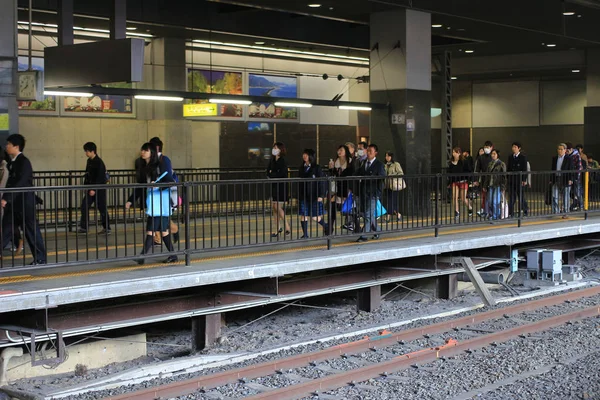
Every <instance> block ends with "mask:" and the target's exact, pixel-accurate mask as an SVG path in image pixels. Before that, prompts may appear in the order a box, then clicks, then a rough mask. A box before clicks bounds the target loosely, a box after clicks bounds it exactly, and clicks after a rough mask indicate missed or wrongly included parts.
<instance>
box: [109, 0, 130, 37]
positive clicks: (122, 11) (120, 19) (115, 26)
mask: <svg viewBox="0 0 600 400" xmlns="http://www.w3.org/2000/svg"><path fill="white" fill-rule="evenodd" d="M110 5H111V9H110V39H111V40H115V39H125V37H126V32H127V26H126V21H127V18H126V15H127V1H126V0H112V1H111V4H110Z"/></svg>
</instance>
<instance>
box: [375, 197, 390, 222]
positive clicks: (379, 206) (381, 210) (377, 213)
mask: <svg viewBox="0 0 600 400" xmlns="http://www.w3.org/2000/svg"><path fill="white" fill-rule="evenodd" d="M385 214H387V210H386V209H385V207H384V206H383V204H381V201H379V199H378V200H377V205H376V206H375V214H374V215H375V218H379V217H381V216H382V215H385Z"/></svg>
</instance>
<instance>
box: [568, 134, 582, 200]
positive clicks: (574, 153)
mask: <svg viewBox="0 0 600 400" xmlns="http://www.w3.org/2000/svg"><path fill="white" fill-rule="evenodd" d="M566 145H567V157H568V158H570V159H571V165H572V167H573V170H574V171H576V172H575V173H574V174H573V175H572V176H573V186H572V189H571V191H572V193H571V195H572V196H573V205H572V206H571V207H570V211H578V210H579V209H581V208H583V185H582V179H581V178H582V176H581V172H582V171H583V163H582V161H581V155H580V154H579V150H577V149H576V148H573V144H572V143H571V142H567V143H566Z"/></svg>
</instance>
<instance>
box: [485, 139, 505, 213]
mask: <svg viewBox="0 0 600 400" xmlns="http://www.w3.org/2000/svg"><path fill="white" fill-rule="evenodd" d="M490 155H491V158H492V161H491V162H490V163H489V164H488V169H487V171H486V172H487V174H486V176H485V177H484V178H483V192H484V193H487V195H488V198H489V211H490V212H489V214H490V219H491V220H493V221H496V220H498V219H500V218H502V211H503V210H502V196H503V194H504V191H505V190H506V164H504V162H502V161H501V160H500V158H499V157H500V152H499V151H498V150H496V149H494V150H492V152H491V154H490Z"/></svg>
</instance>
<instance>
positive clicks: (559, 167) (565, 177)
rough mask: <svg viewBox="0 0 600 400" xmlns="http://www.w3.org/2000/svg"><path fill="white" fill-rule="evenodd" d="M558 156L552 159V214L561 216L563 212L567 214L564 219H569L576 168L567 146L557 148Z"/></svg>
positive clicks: (562, 145) (561, 145)
mask: <svg viewBox="0 0 600 400" xmlns="http://www.w3.org/2000/svg"><path fill="white" fill-rule="evenodd" d="M556 152H557V155H556V156H554V157H552V171H555V172H554V173H553V174H552V178H551V180H550V183H551V184H552V212H553V213H554V214H559V213H560V212H561V211H562V212H564V213H565V215H563V218H567V215H566V213H568V212H569V204H570V202H571V186H572V185H573V179H574V176H573V172H561V171H573V170H575V167H574V165H573V161H572V159H571V158H570V157H568V156H567V154H566V153H567V145H566V144H564V143H560V144H559V145H558V147H557V148H556ZM559 198H562V207H559Z"/></svg>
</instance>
